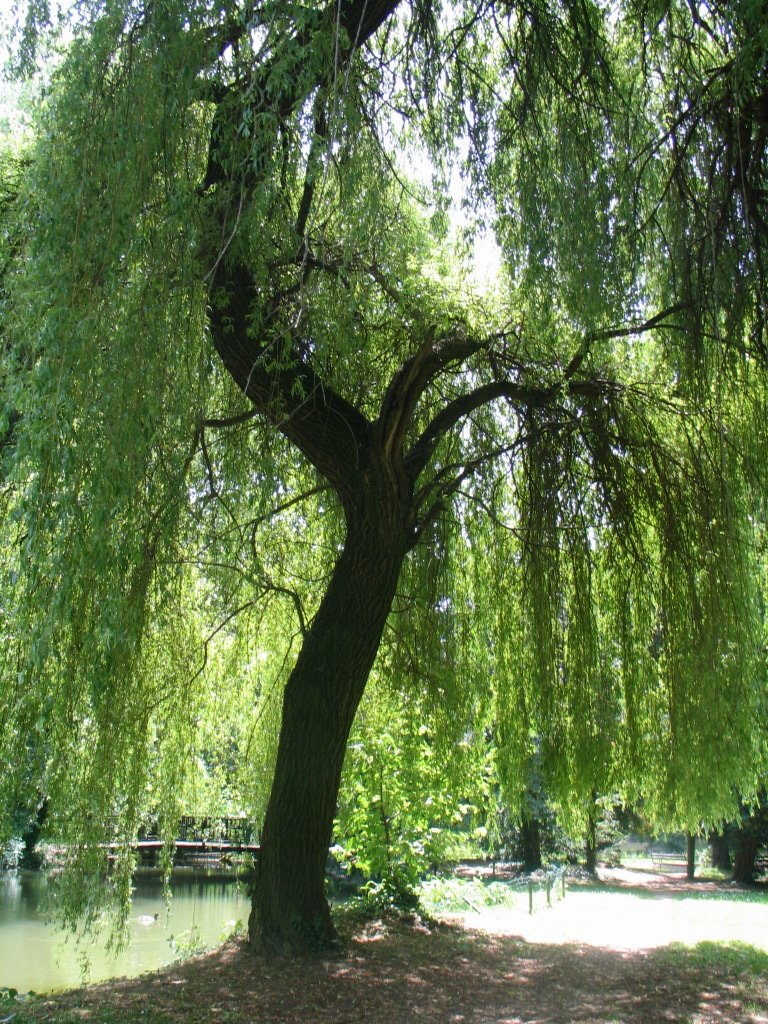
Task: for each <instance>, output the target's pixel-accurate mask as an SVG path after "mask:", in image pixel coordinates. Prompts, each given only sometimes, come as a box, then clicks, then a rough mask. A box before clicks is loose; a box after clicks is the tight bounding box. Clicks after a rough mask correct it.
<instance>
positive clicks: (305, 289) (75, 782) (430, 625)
mask: <svg viewBox="0 0 768 1024" xmlns="http://www.w3.org/2000/svg"><path fill="white" fill-rule="evenodd" d="M49 17H50V11H48V10H47V8H46V6H45V5H41V4H38V3H30V5H29V7H28V8H27V9H26V12H24V11H22V12H21V13H20V15H19V27H18V30H17V32H16V35H15V42H14V44H13V46H14V53H15V58H16V59H15V64H16V68H17V72H16V73H17V74H22V75H23V74H30V73H32V71H33V69H34V65H35V60H36V53H37V50H36V47H37V46H39V45H40V44H41V43H45V45H46V46H47V47H48V49H47V50H46V58H45V65H46V70H45V85H44V87H43V88H42V89H41V90H40V96H39V100H38V102H37V103H36V105H35V108H34V112H33V114H32V115H31V131H30V133H29V135H28V138H27V139H26V140H25V141H24V143H23V145H20V144H14V142H13V140H12V139H6V141H5V147H4V153H3V155H2V159H3V167H4V184H3V191H2V194H0V218H2V225H3V227H2V232H1V233H0V253H1V254H2V261H1V263H0V267H1V273H2V282H1V285H0V287H1V288H2V292H1V293H0V294H1V296H2V306H1V307H0V309H1V310H2V336H1V341H2V353H3V362H2V375H3V402H4V405H3V410H2V417H3V420H2V423H0V432H1V433H2V449H1V453H2V454H1V457H2V470H1V473H2V498H1V499H0V500H1V502H2V544H1V545H0V557H2V560H3V571H2V579H1V580H0V588H1V589H0V630H2V654H0V659H1V660H0V665H1V666H2V667H1V669H0V671H1V672H2V690H1V691H0V693H1V696H0V762H1V763H3V764H4V765H13V766H14V770H13V771H11V772H3V774H2V779H0V786H2V790H3V794H2V795H3V799H2V802H1V803H0V812H3V811H7V812H8V821H10V809H11V808H13V807H14V806H16V805H18V803H19V802H27V803H28V804H30V803H32V804H33V803H34V802H35V801H38V800H40V799H42V798H45V799H46V800H47V801H48V807H49V823H50V828H51V829H53V830H55V834H56V835H57V836H58V837H60V838H61V839H62V840H63V841H64V842H66V843H67V844H68V849H69V857H70V861H71V865H70V867H71V870H70V873H69V875H68V876H67V877H68V878H69V879H70V880H71V881H72V883H73V884H72V885H71V886H70V887H69V888H68V889H66V890H65V892H64V896H66V897H67V900H65V903H64V905H65V906H66V907H67V908H68V912H69V913H71V914H73V915H75V914H81V913H83V912H86V913H88V912H92V913H94V914H95V913H96V912H97V909H98V906H99V905H100V904H99V901H98V899H97V896H98V897H99V898H101V897H103V898H104V899H107V900H108V899H112V898H114V899H116V900H117V901H118V902H124V900H125V897H126V894H127V892H128V886H129V877H130V869H131V866H132V862H133V860H132V858H133V854H132V852H131V848H130V840H131V839H132V837H133V836H134V835H135V833H136V830H137V828H138V825H139V823H140V821H141V819H142V816H143V815H145V814H147V813H149V812H151V813H153V814H156V815H158V816H159V817H160V819H161V821H162V822H163V827H164V829H165V831H166V834H167V835H168V836H169V837H171V836H172V834H173V828H174V823H175V820H176V818H177V817H178V815H179V814H180V813H181V812H182V811H183V810H185V809H188V807H186V806H185V805H188V803H189V802H190V801H195V800H199V799H203V798H205V799H213V796H212V795H211V793H208V792H207V790H206V787H210V788H211V791H213V790H214V789H215V790H216V793H217V796H216V799H218V800H220V801H229V805H230V806H233V807H237V808H238V809H243V810H246V811H248V812H249V813H252V814H254V815H255V816H256V817H257V818H259V820H261V819H262V818H263V820H264V836H263V849H262V854H261V857H260V866H259V874H258V880H257V885H256V888H255V895H254V913H253V915H252V918H251V925H250V931H251V938H252V941H253V942H254V944H255V945H259V946H261V947H263V948H267V949H271V950H276V951H283V950H287V949H290V950H293V949H297V948H302V947H303V946H306V945H307V944H308V943H309V942H310V939H311V940H312V941H313V942H314V941H317V939H318V933H319V936H320V939H321V940H323V941H325V939H327V938H328V937H329V936H330V935H331V934H332V928H331V925H330V922H329V919H328V917H327V907H326V905H325V900H324V896H323V891H322V870H323V867H324V864H325V855H326V851H327V848H328V844H329V842H330V840H331V834H332V827H333V821H334V817H335V815H336V814H337V813H340V814H341V825H340V826H339V828H343V827H345V822H346V824H347V825H348V826H349V827H350V828H353V826H354V822H353V821H352V818H353V817H354V814H353V811H354V793H355V792H356V790H357V792H362V791H363V789H366V790H367V795H368V798H370V797H371V795H372V794H371V792H370V787H372V786H374V784H375V779H374V776H375V768H373V767H372V766H374V765H375V762H376V757H377V756H379V755H378V754H377V753H376V752H377V751H378V752H379V754H380V755H381V756H382V757H384V756H385V752H386V750H387V744H388V740H387V736H391V737H392V740H391V749H390V751H389V754H388V755H386V756H389V758H390V763H391V760H392V758H400V759H401V760H402V762H403V765H404V767H403V771H402V773H401V775H400V779H401V784H400V788H401V789H403V787H405V790H408V792H410V793H411V797H412V801H414V802H416V801H418V800H419V799H422V798H423V793H422V795H421V796H419V794H418V792H417V789H418V786H419V784H420V782H424V780H426V779H429V780H430V782H429V785H430V787H432V793H430V796H432V795H434V794H435V793H440V794H441V801H442V803H443V804H446V805H451V804H452V805H453V809H454V811H455V809H456V808H457V807H458V806H459V804H460V803H461V802H462V801H463V800H465V799H466V797H467V790H468V789H470V788H471V789H472V792H473V793H475V794H476V793H477V792H478V790H477V789H476V786H477V785H479V786H480V787H481V789H482V790H484V791H485V792H486V793H487V794H489V798H490V797H491V796H493V795H494V794H496V793H497V792H498V787H502V791H503V793H504V794H505V797H504V799H506V800H508V801H510V802H511V803H512V804H514V803H515V802H516V801H517V800H519V799H520V797H521V794H522V793H523V791H524V788H525V778H526V771H527V767H528V765H529V764H530V760H531V757H532V755H533V753H534V750H535V751H536V755H537V757H540V761H541V771H542V773H543V776H544V778H545V780H546V784H547V787H548V790H549V791H550V792H551V793H552V794H553V796H554V797H555V798H556V799H557V800H558V801H560V803H561V804H562V806H563V807H564V808H569V809H570V811H571V813H572V816H573V820H574V822H578V821H579V819H580V817H583V816H584V815H585V814H586V808H587V806H588V805H591V804H590V802H591V801H592V799H593V794H594V793H595V792H598V793H609V792H615V793H618V794H620V796H621V797H622V798H623V799H625V800H627V801H638V800H642V801H643V802H644V805H645V807H646V808H647V810H648V812H649V814H650V815H651V816H652V817H653V818H654V820H656V821H657V822H658V823H659V824H667V825H672V824H677V825H681V826H685V827H688V828H693V827H696V826H697V824H698V823H699V822H700V821H701V820H706V821H716V820H720V819H723V818H729V817H733V815H734V813H735V811H736V809H737V807H738V798H739V797H738V795H739V793H741V794H742V796H746V797H748V796H749V794H751V793H753V792H755V791H756V787H758V786H759V784H760V781H761V779H762V778H764V775H765V771H766V753H767V752H766V735H768V733H767V732H766V729H765V724H766V697H767V693H766V669H765V657H764V642H765V634H764V613H763V602H764V594H765V567H766V566H765V536H764V524H765V496H766V493H767V491H766V478H765V474H766V460H765V452H766V450H768V447H766V442H767V440H768V436H767V432H766V363H767V361H768V325H767V324H766V273H767V272H768V267H766V262H767V259H768V257H767V250H766V241H767V240H768V210H767V206H768V180H767V178H768V163H767V156H766V140H767V139H768V25H767V24H766V21H765V18H764V13H763V12H762V9H761V4H760V3H757V2H752V0H744V2H738V3H735V4H727V5H726V4H721V3H720V2H719V0H710V2H704V3H701V4H698V5H689V4H687V3H682V2H679V0H662V2H658V0H626V2H617V3H615V4H611V5H607V4H603V3H597V2H592V0H526V2H525V3H521V4H512V3H507V2H501V0H461V2H455V3H452V4H441V3H440V2H438V0H411V2H410V3H405V2H398V0H335V2H329V3H328V4H319V5H303V4H298V3H296V4H294V3H285V2H283V0H280V2H277V0H264V2H256V0H252V2H248V3H240V2H237V0H221V2H218V3H212V2H210V0H153V2H151V3H138V2H137V3H134V2H130V0H121V2H118V0H103V2H96V0H85V2H82V3H79V4H78V5H77V6H76V8H74V9H73V12H71V14H70V17H69V20H68V22H67V23H66V25H67V27H66V31H64V32H63V33H62V34H61V35H60V36H59V40H58V43H57V42H56V41H55V39H54V41H51V36H50V31H51V30H50V26H48V27H46V26H47V22H48V19H49ZM459 180H460V181H461V186H462V189H461V190H462V195H463V198H462V200H461V203H462V204H463V207H464V210H463V217H464V220H463V223H464V224H465V225H468V226H466V227H465V229H463V230H464V234H466V236H467V237H462V231H458V230H457V229H456V227H455V218H454V217H453V216H452V210H451V205H452V203H454V204H455V203H456V200H455V199H452V198H451V197H452V195H455V193H456V189H455V187H453V188H452V187H451V182H453V183H455V182H457V181H459ZM473 230H474V231H475V232H481V231H486V232H488V233H491V234H492V235H493V236H494V237H495V239H496V240H497V242H498V245H499V247H500V252H501V267H500V270H499V274H498V281H497V284H496V287H495V288H494V289H492V290H486V291H483V290H481V289H480V288H478V287H477V286H476V285H475V284H474V283H473V279H472V276H471V273H470V271H469V269H468V262H467V261H468V253H471V234H472V232H473ZM369 680H370V683H369ZM366 685H368V689H367V690H366ZM361 701H362V702H363V703H362V705H361V704H360V702H361ZM359 707H360V713H359V714H357V712H358V708H359ZM356 714H357V719H356ZM345 755H346V758H347V774H346V776H345V777H344V778H345V781H344V782H343V783H342V786H343V789H342V797H341V801H340V802H339V801H338V800H337V797H338V792H339V785H340V778H341V775H342V767H343V763H344V759H345ZM409 772H410V775H409ZM407 779H410V780H411V781H410V782H408V783H407V784H406V783H405V782H403V780H407ZM366 780H367V781H366ZM373 795H375V794H373ZM407 798H408V793H406V794H405V797H404V799H406V802H407ZM494 798H495V797H494ZM448 809H449V810H450V806H449V808H448ZM431 813H432V812H426V811H425V810H424V807H422V809H421V816H420V817H419V818H418V820H419V821H420V822H421V823H422V825H423V826H424V828H428V826H429V816H430V814H431ZM435 813H437V812H436V811H435ZM382 820H383V819H382ZM113 834H116V835H118V836H119V837H120V839H121V840H122V842H123V844H124V845H123V848H122V854H121V857H120V858H119V859H118V865H117V869H116V871H115V872H114V873H113V874H112V875H111V876H110V877H109V879H107V880H102V883H101V886H100V888H99V891H98V893H97V892H96V889H95V888H94V886H93V885H92V884H85V883H86V881H88V880H92V879H94V878H100V877H101V858H102V856H103V851H102V850H100V848H99V843H101V842H104V840H105V837H108V836H109V837H111V836H112V835H113ZM318 922H319V923H318Z"/></svg>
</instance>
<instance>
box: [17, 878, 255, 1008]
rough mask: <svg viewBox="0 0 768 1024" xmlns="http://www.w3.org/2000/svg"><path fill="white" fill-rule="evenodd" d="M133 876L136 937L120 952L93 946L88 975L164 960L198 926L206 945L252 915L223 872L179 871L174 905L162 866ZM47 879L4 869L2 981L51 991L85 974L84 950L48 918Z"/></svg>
mask: <svg viewBox="0 0 768 1024" xmlns="http://www.w3.org/2000/svg"><path fill="white" fill-rule="evenodd" d="M134 884H135V891H134V898H133V905H132V908H131V922H130V932H131V942H130V944H129V946H128V948H127V949H126V950H124V951H123V952H122V953H120V954H119V955H118V956H107V954H106V952H105V950H104V949H103V948H101V947H100V946H98V945H97V946H91V947H89V948H88V955H89V959H90V967H89V972H88V975H87V979H86V980H88V981H90V982H95V981H103V980H105V979H106V978H111V977H122V976H134V975H136V974H141V973H142V972H143V971H149V970H153V969H155V968H157V967H160V966H162V965H164V964H167V963H169V962H170V961H171V960H173V959H174V957H175V956H176V955H177V953H176V948H175V945H178V944H179V942H180V943H181V945H184V943H185V942H187V941H188V940H189V938H190V935H191V933H192V932H193V931H194V933H195V934H196V935H199V936H200V938H201V940H202V942H203V943H204V944H205V945H215V944H216V943H217V942H219V941H221V939H222V937H223V936H224V935H225V934H227V933H229V932H231V930H232V929H233V927H234V925H235V922H237V921H246V920H247V917H248V911H249V903H248V898H247V895H246V893H245V889H244V887H243V886H242V885H240V884H238V883H237V882H236V881H235V879H234V878H229V877H225V876H223V875H222V874H221V873H218V874H216V875H209V874H206V873H205V872H199V871H184V870H182V871H179V872H174V877H173V880H172V882H171V892H172V899H171V902H170V906H169V907H166V905H165V901H164V899H163V888H162V882H161V880H160V878H159V876H158V875H157V874H142V875H138V876H137V877H136V879H135V882H134ZM45 886H46V878H45V875H44V874H43V873H41V872H35V871H15V872H7V873H6V872H3V873H0V988H15V989H17V990H18V991H19V992H27V991H30V990H31V991H34V992H52V991H56V990H57V989H62V988H71V987H72V986H76V985H79V984H81V982H82V980H83V975H82V970H81V966H82V965H81V959H80V957H81V952H82V951H81V950H79V949H78V947H77V946H76V944H75V943H74V942H73V940H72V939H71V937H69V936H67V935H63V934H62V932H60V931H57V930H55V929H53V928H52V927H51V926H50V925H47V924H46V923H45V921H44V919H43V915H42V911H41V909H40V908H41V903H42V900H43V898H44V895H45ZM155 915H157V916H155Z"/></svg>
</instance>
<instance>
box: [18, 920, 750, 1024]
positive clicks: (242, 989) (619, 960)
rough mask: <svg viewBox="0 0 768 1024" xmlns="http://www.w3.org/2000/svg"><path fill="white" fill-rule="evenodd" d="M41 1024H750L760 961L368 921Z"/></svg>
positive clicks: (102, 999) (152, 982) (192, 969)
mask: <svg viewBox="0 0 768 1024" xmlns="http://www.w3.org/2000/svg"><path fill="white" fill-rule="evenodd" d="M705 947H706V948H705ZM721 954H722V955H721ZM28 1013H30V1014H31V1015H30V1016H28V1015H27V1014H28ZM43 1019H45V1020H46V1021H52V1022H59V1024H64V1022H67V1024H69V1022H74V1021H83V1022H90V1021H94V1022H95V1021H98V1022H99V1024H102V1022H104V1021H107V1022H112V1021H115V1022H117V1021H119V1022H120V1024H134V1022H139V1021H144V1022H146V1021H148V1020H151V1021H152V1022H153V1024H176V1022H181V1021H184V1022H185V1024H187V1022H188V1024H202V1022H205V1024H406V1022H407V1024H414V1022H429V1024H571V1022H577V1021H578V1022H582V1024H587V1022H589V1024H620V1022H621V1024H665V1022H679V1024H683V1022H685V1024H715V1022H718V1024H751V1022H754V1024H758V1022H765V1021H768V955H767V954H765V953H762V952H760V951H757V950H754V949H752V948H751V947H739V948H738V949H737V950H736V951H735V952H734V949H733V947H718V946H717V945H716V944H711V943H708V944H702V946H701V947H699V948H696V947H694V949H693V950H682V949H663V950H657V951H654V952H624V953H622V952H617V951H609V950H603V949H596V948H593V947H586V946H574V945H563V946H557V945H536V946H533V945H528V944H525V943H523V942H522V941H521V940H519V939H516V938H514V937H496V936H489V935H485V934H477V933H473V932H467V931H464V930H462V929H461V928H459V927H453V926H445V925H443V926H439V927H438V928H436V929H433V930H431V931H430V930H428V929H427V928H424V927H419V926H416V927H414V926H410V925H402V924H397V925H392V924H387V925H385V924H381V923H377V924H371V925H368V926H367V927H366V928H365V929H364V930H363V932H361V933H359V934H358V935H357V936H355V937H354V938H353V939H351V940H350V941H349V943H348V945H347V948H346V951H345V953H344V954H343V955H339V956H337V957H335V958H333V959H328V958H326V957H323V956H320V955H318V956H316V957H311V958H309V960H304V961H289V962H273V961H265V960H263V959H261V958H257V957H254V956H252V955H251V954H249V952H248V951H247V949H246V948H245V947H244V946H243V945H240V944H237V943H230V944H229V945H227V946H225V947H224V948H223V949H221V950H218V951H216V952H215V953H212V954H209V955H207V956H204V957H201V958H197V959H195V960H192V961H188V962H186V963H184V964H182V965H180V966H178V967H175V968H170V969H168V970H166V971H165V972H162V973H160V974H156V975H149V976H145V977H144V978H138V979H134V980H131V981H119V982H114V983H111V984H107V985H102V986H95V987H94V988H92V989H87V990H84V991H82V992H80V993H70V994H67V995H65V996H62V997H59V998H58V999H55V1000H46V1001H41V1002H39V1003H38V1004H37V1005H36V1006H34V1007H31V1008H29V1010H28V1011H25V1012H24V1013H23V1015H20V1017H19V1024H22V1022H26V1021H27V1020H43Z"/></svg>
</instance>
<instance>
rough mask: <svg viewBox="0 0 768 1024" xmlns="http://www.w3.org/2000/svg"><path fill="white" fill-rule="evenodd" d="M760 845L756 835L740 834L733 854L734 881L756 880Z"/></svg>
mask: <svg viewBox="0 0 768 1024" xmlns="http://www.w3.org/2000/svg"><path fill="white" fill-rule="evenodd" d="M758 846H759V842H758V840H757V838H756V837H755V836H750V835H744V834H743V833H740V834H739V838H738V845H737V847H736V851H735V853H734V855H733V880H734V882H744V883H747V882H754V880H755V861H756V859H757V848H758Z"/></svg>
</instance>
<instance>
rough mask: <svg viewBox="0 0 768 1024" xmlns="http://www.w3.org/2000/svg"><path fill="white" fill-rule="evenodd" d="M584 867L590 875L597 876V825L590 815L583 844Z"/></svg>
mask: <svg viewBox="0 0 768 1024" xmlns="http://www.w3.org/2000/svg"><path fill="white" fill-rule="evenodd" d="M584 866H585V868H586V869H587V871H588V872H589V873H590V875H596V874H597V823H596V822H595V819H594V817H593V816H592V815H590V818H589V824H588V826H587V836H586V840H585V842H584Z"/></svg>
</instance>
